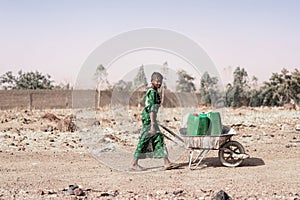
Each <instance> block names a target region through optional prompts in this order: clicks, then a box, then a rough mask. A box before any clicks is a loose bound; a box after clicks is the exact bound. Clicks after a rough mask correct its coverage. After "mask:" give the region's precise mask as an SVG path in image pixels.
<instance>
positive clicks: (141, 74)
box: [133, 65, 147, 88]
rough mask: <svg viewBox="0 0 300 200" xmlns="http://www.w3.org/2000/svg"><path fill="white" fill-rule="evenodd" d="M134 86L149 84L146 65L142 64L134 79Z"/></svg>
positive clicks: (139, 86)
mask: <svg viewBox="0 0 300 200" xmlns="http://www.w3.org/2000/svg"><path fill="white" fill-rule="evenodd" d="M133 85H134V88H141V87H146V86H147V78H146V75H145V71H144V65H141V66H140V68H139V70H138V73H137V75H136V76H135V78H134V80H133Z"/></svg>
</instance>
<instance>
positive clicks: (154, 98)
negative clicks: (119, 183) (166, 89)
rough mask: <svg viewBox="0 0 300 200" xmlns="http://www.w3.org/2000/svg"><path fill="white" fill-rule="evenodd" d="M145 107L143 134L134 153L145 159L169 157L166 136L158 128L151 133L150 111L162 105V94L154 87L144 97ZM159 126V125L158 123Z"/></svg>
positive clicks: (154, 110)
mask: <svg viewBox="0 0 300 200" xmlns="http://www.w3.org/2000/svg"><path fill="white" fill-rule="evenodd" d="M144 101H145V108H144V109H143V112H142V122H143V128H142V134H141V137H140V140H139V143H138V145H137V148H136V150H135V153H134V158H135V159H144V158H148V157H153V158H167V157H168V152H167V149H166V147H165V144H164V136H163V134H162V133H161V132H160V131H159V128H158V127H157V128H156V130H157V131H156V133H155V134H150V133H149V131H150V129H151V119H150V112H156V113H157V112H158V109H159V107H160V103H161V101H160V96H159V94H158V92H157V91H156V90H154V89H153V88H150V89H148V91H147V92H146V96H145V98H144ZM156 126H158V125H156Z"/></svg>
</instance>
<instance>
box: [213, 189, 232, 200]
mask: <svg viewBox="0 0 300 200" xmlns="http://www.w3.org/2000/svg"><path fill="white" fill-rule="evenodd" d="M212 200H232V198H231V197H230V196H229V195H228V194H227V193H226V192H224V191H223V190H220V191H219V192H218V193H217V194H216V196H214V197H213V198H212Z"/></svg>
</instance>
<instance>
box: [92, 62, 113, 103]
mask: <svg viewBox="0 0 300 200" xmlns="http://www.w3.org/2000/svg"><path fill="white" fill-rule="evenodd" d="M107 75H108V73H107V71H106V69H105V67H104V66H103V65H102V64H100V65H98V66H97V68H96V72H95V77H96V79H97V92H98V98H97V108H99V107H100V105H101V104H100V103H101V90H107V89H109V87H110V84H109V82H108V80H107Z"/></svg>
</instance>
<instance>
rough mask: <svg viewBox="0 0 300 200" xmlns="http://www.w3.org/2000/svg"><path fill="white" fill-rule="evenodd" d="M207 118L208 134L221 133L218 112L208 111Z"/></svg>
mask: <svg viewBox="0 0 300 200" xmlns="http://www.w3.org/2000/svg"><path fill="white" fill-rule="evenodd" d="M207 118H208V120H209V128H208V135H212V136H219V135H221V133H222V122H221V116H220V113H219V112H208V113H207Z"/></svg>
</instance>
